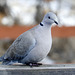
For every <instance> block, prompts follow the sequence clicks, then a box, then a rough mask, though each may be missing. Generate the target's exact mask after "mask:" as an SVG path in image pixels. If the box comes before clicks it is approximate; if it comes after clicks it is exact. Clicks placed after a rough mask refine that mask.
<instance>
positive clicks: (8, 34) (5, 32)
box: [0, 26, 75, 39]
mask: <svg viewBox="0 0 75 75" xmlns="http://www.w3.org/2000/svg"><path fill="white" fill-rule="evenodd" d="M32 27H34V26H13V27H7V26H0V39H3V38H10V39H16V38H17V37H18V36H19V35H21V34H22V33H23V32H25V31H27V30H29V29H31V28H32ZM52 37H53V38H55V37H59V38H67V37H75V27H57V26H56V27H52Z"/></svg>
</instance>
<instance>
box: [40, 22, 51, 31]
mask: <svg viewBox="0 0 75 75" xmlns="http://www.w3.org/2000/svg"><path fill="white" fill-rule="evenodd" d="M39 25H40V26H41V27H42V28H47V29H49V30H51V25H49V24H47V23H43V22H41V23H40V24H39Z"/></svg>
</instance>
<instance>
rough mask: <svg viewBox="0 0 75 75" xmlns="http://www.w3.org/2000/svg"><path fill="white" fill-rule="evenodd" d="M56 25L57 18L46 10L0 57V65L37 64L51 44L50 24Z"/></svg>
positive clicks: (45, 54)
mask: <svg viewBox="0 0 75 75" xmlns="http://www.w3.org/2000/svg"><path fill="white" fill-rule="evenodd" d="M53 23H55V24H57V25H58V18H57V16H56V15H55V14H54V13H53V12H48V13H47V14H46V15H45V16H44V18H43V20H42V21H41V22H40V24H39V25H37V26H35V27H33V28H32V29H30V30H28V31H26V32H24V33H23V34H21V35H20V36H19V37H18V38H17V39H16V40H15V41H14V42H13V43H12V45H11V46H10V47H9V48H8V49H7V51H6V52H5V54H4V55H3V56H1V57H0V62H2V65H13V64H14V63H16V62H18V63H22V64H26V65H34V64H35V65H38V64H39V63H38V62H40V61H41V60H43V59H44V58H45V57H46V56H47V54H48V53H49V51H50V49H51V46H52V36H51V26H52V24H53Z"/></svg>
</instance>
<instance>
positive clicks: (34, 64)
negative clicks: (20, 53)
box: [26, 63, 42, 67]
mask: <svg viewBox="0 0 75 75" xmlns="http://www.w3.org/2000/svg"><path fill="white" fill-rule="evenodd" d="M26 65H28V66H30V67H33V66H36V67H38V66H40V65H42V63H29V64H26Z"/></svg>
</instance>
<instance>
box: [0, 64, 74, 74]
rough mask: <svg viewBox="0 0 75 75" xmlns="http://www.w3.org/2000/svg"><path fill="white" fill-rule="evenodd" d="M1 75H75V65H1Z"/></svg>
mask: <svg viewBox="0 0 75 75" xmlns="http://www.w3.org/2000/svg"><path fill="white" fill-rule="evenodd" d="M0 75H75V64H55V65H42V66H39V67H32V68H31V67H29V66H23V65H21V66H6V65H0Z"/></svg>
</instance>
